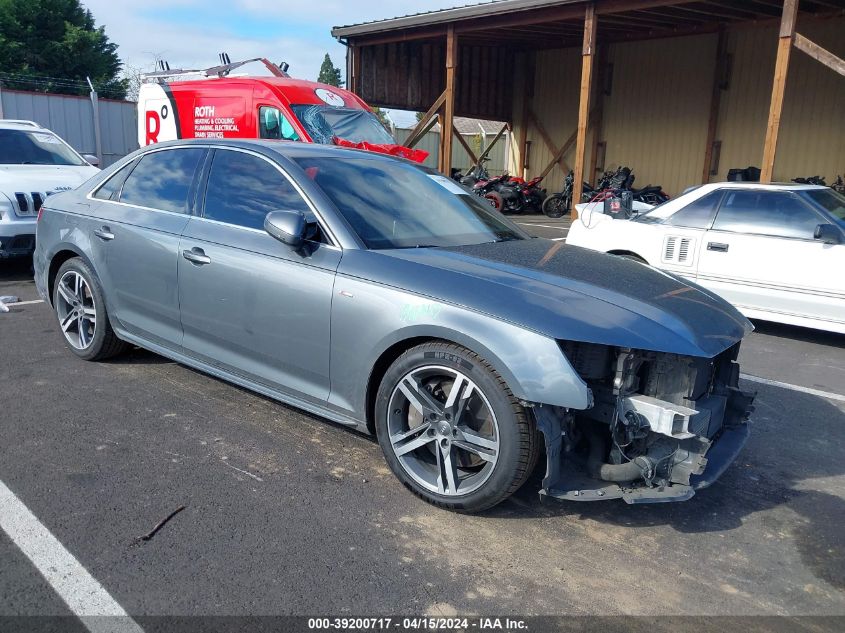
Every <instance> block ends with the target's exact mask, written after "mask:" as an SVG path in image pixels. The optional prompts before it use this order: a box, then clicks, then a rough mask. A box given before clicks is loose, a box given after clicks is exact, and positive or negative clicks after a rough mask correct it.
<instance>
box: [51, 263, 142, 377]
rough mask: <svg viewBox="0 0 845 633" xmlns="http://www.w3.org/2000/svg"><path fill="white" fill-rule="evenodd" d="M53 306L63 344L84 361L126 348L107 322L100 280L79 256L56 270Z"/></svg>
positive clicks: (107, 355) (93, 359)
mask: <svg viewBox="0 0 845 633" xmlns="http://www.w3.org/2000/svg"><path fill="white" fill-rule="evenodd" d="M53 309H54V310H55V312H56V317H57V319H58V321H59V328H60V329H61V331H62V335H63V336H64V339H65V343H66V344H67V346H68V348H69V349H70V351H72V352H73V353H74V354H76V355H77V356H79V357H80V358H82V359H83V360H92V361H97V360H104V359H106V358H111V357H112V356H115V355H117V354H119V353H121V352H122V351H124V350H125V349H126V346H127V345H126V343H124V342H123V341H121V340H120V339H119V338H117V335H116V334H115V333H114V330H112V327H111V324H110V323H109V317H108V314H107V312H106V302H105V300H104V298H103V290H102V287H101V286H100V281H99V280H98V279H97V276H96V275H95V274H94V271H92V270H91V267H90V266H88V264H87V263H86V262H85V261H84V260H83V259H82V258H80V257H73V258H71V259H69V260H67V261H66V262H65V263H64V264H62V265H61V267H60V268H59V271H58V272H57V273H56V277H55V281H54V284H53Z"/></svg>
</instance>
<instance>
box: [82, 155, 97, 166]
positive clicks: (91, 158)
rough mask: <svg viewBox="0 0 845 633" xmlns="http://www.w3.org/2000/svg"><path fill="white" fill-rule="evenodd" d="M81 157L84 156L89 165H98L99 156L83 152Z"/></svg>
mask: <svg viewBox="0 0 845 633" xmlns="http://www.w3.org/2000/svg"><path fill="white" fill-rule="evenodd" d="M82 158H84V159H85V161H86V162H87V163H88V164H89V165H93V166H94V167H99V166H100V159H99V158H97V157H96V156H94V155H93V154H83V155H82Z"/></svg>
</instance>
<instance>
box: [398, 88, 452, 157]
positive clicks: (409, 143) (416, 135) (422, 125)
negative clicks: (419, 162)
mask: <svg viewBox="0 0 845 633" xmlns="http://www.w3.org/2000/svg"><path fill="white" fill-rule="evenodd" d="M445 101H446V93H445V92H443V93H441V94H440V96H439V97H437V100H436V101H435V102H434V104H433V105H432V106H431V107H430V108H429V109H428V112H426V113H425V114H424V115H423V118H421V119H420V120H419V122H418V123H417V126H416V127H415V128H414V129H413V130H412V131H411V135H410V136H409V137H408V139H407V140H406V141H405V147H413V146H414V145H416V144H417V143H418V142H419V140H420V139H421V138H422V137H423V136H424V135H425V133H426V132H428V131H429V130H430V129H431V128H432V127H434V123H435V122H436V121H437V118H436V117H437V111H438V110H439V109H440V108H441V107H442V106H443V103H444V102H445Z"/></svg>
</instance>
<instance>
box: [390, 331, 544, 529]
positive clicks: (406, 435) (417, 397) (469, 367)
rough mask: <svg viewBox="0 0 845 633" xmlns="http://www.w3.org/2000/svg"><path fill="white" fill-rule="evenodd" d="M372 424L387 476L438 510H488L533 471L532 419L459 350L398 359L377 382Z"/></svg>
mask: <svg viewBox="0 0 845 633" xmlns="http://www.w3.org/2000/svg"><path fill="white" fill-rule="evenodd" d="M375 417H376V420H375V422H376V432H377V436H378V440H379V444H380V445H381V448H382V451H383V452H384V455H385V459H386V460H387V463H388V465H389V466H390V468H391V470H392V471H393V473H394V474H395V475H396V476H397V477H398V478H399V480H400V481H401V482H402V483H403V484H404V485H405V486H406V487H407V488H408V489H409V490H411V492H413V493H414V494H416V495H417V496H419V497H421V498H423V499H424V500H426V501H428V502H429V503H432V504H434V505H437V506H439V507H441V508H446V509H449V510H456V511H460V512H480V511H482V510H486V509H487V508H491V507H493V506H495V505H496V504H498V503H500V502H502V501H504V500H505V499H507V498H508V497H509V496H510V495H511V494H513V493H514V492H515V491H516V490H517V489H519V487H520V486H521V485H522V484H523V483H524V482H525V480H526V479H527V478H528V475H529V474H530V470H531V468H532V467H533V465H534V464H535V463H536V458H537V451H538V450H539V449H538V443H537V433H536V429H535V425H534V421H533V418H532V417H531V416H530V415H529V414H528V412H527V411H526V410H525V409H524V408H523V407H522V406H521V405H520V404H519V402H518V401H517V400H516V398H515V397H514V395H513V393H511V391H510V389H509V388H508V386H507V384H506V383H505V381H504V380H503V379H502V377H501V376H500V375H499V374H498V373H497V372H496V371H495V370H494V369H493V368H492V367H491V366H490V364H489V363H487V362H486V361H484V360H483V359H482V358H481V357H479V356H478V355H477V354H475V353H473V352H471V351H469V350H467V349H465V348H463V347H460V346H458V345H453V344H450V343H445V342H432V343H426V344H423V345H419V346H417V347H414V348H412V349H410V350H408V351H407V352H405V353H404V354H402V356H400V357H399V358H398V359H397V360H396V361H395V362H394V363H393V365H391V366H390V368H389V369H388V370H387V372H386V374H385V375H384V378H383V379H382V382H381V385H380V387H379V390H378V395H377V398H376V406H375Z"/></svg>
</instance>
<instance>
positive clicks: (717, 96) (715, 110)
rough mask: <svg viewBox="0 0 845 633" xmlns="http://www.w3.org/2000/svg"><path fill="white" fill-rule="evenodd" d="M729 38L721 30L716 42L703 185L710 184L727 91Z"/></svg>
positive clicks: (702, 177) (702, 174)
mask: <svg viewBox="0 0 845 633" xmlns="http://www.w3.org/2000/svg"><path fill="white" fill-rule="evenodd" d="M727 50H728V37H727V34H726V33H725V30H724V29H720V30H719V39H718V40H717V42H716V68H715V69H714V71H713V91H712V92H711V93H710V119H709V121H708V122H707V141H706V144H705V146H704V167H703V168H702V170H701V183H702V184H707V183H708V182H710V176H711V175H712V174H711V171H712V167H713V144H714V143H715V142H716V133H717V132H718V129H719V108H720V107H721V104H722V90H724V89H725V85H724V83H723V82H724V78H725V63H726V60H727Z"/></svg>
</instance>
